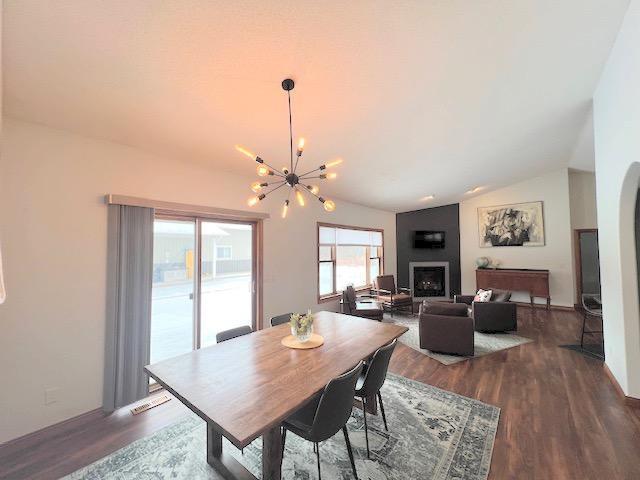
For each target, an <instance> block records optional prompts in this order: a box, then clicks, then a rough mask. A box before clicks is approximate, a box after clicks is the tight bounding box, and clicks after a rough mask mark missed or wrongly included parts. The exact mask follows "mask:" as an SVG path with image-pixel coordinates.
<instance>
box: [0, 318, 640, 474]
mask: <svg viewBox="0 0 640 480" xmlns="http://www.w3.org/2000/svg"><path fill="white" fill-rule="evenodd" d="M579 328H580V322H579V319H578V316H577V315H576V314H574V313H570V312H563V311H551V312H546V311H544V310H542V309H540V310H538V311H537V312H536V313H535V314H532V312H531V310H530V309H528V308H519V332H518V333H519V334H520V335H522V336H525V337H529V338H532V339H534V340H535V342H533V343H529V344H526V345H522V346H520V347H516V348H513V349H510V350H505V351H502V352H498V353H495V354H492V355H488V356H485V357H481V358H477V359H474V360H472V361H466V362H460V363H458V364H456V365H451V366H444V365H441V364H440V363H438V362H436V361H435V360H432V359H430V358H428V357H426V356H424V355H422V354H421V353H419V352H416V351H414V350H412V349H410V348H408V347H405V346H404V345H399V346H398V349H397V350H396V353H395V354H394V357H393V359H392V364H391V370H392V371H393V372H394V373H397V374H400V375H404V376H406V377H409V378H412V379H414V380H419V381H422V382H425V383H429V384H431V385H435V386H437V387H440V388H443V389H446V390H450V391H453V392H456V393H459V394H462V395H466V396H469V397H472V398H476V399H478V400H481V401H483V402H486V403H490V404H492V405H496V406H498V407H500V408H501V409H502V411H501V414H500V423H499V427H498V432H497V436H496V442H495V447H494V451H493V459H492V462H491V472H490V474H489V478H491V479H499V480H502V479H519V480H521V479H560V480H564V479H567V480H569V479H607V480H614V479H615V480H618V479H629V480H631V479H639V478H640V414H639V413H638V410H636V409H634V408H631V407H629V406H627V405H625V403H624V401H623V400H622V398H621V397H620V396H619V395H618V393H617V392H616V390H615V388H614V386H613V385H612V384H611V382H610V380H609V379H608V377H607V375H606V373H605V370H604V367H603V364H602V362H600V361H598V360H594V359H591V358H587V357H584V356H582V355H580V354H578V353H575V352H572V351H569V350H566V349H563V348H558V345H561V344H571V343H579V341H578V339H577V337H578V332H579ZM185 413H186V409H185V407H182V405H181V404H180V403H179V402H178V401H177V400H175V399H174V400H171V401H170V402H167V403H165V404H163V405H161V406H159V407H156V408H154V409H152V410H149V411H148V412H145V413H143V414H141V415H137V416H131V414H130V413H129V411H128V410H123V411H118V412H116V413H114V414H113V415H110V416H108V417H105V416H103V415H102V414H100V413H97V412H96V413H93V414H88V415H86V416H84V417H81V418H78V419H76V420H74V421H71V422H67V423H66V424H64V425H61V426H58V427H55V428H53V429H48V430H46V431H44V432H42V433H40V434H37V435H33V436H30V437H28V438H25V439H23V440H20V441H18V442H13V443H10V444H7V445H4V446H0V478H2V479H12V480H14V479H23V478H29V479H47V480H49V479H54V478H58V477H60V476H63V475H66V474H68V473H70V472H72V471H74V470H76V469H78V468H80V467H82V466H84V465H87V464H89V463H91V462H93V461H95V460H98V459H99V458H102V457H104V456H105V455H108V454H109V453H112V452H114V451H115V450H117V449H119V448H121V447H123V446H125V445H127V444H129V443H131V442H132V441H134V440H136V439H138V438H141V437H144V436H147V435H149V434H151V433H153V432H154V431H156V430H158V429H160V428H162V427H164V426H166V425H170V424H171V423H174V422H176V421H177V420H178V419H180V418H181V417H182V416H183V415H185ZM387 414H392V413H390V412H387ZM203 454H204V452H203Z"/></svg>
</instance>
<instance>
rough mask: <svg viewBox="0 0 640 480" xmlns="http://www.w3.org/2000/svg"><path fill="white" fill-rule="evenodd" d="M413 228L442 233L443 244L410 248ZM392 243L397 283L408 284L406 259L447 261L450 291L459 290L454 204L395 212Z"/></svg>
mask: <svg viewBox="0 0 640 480" xmlns="http://www.w3.org/2000/svg"><path fill="white" fill-rule="evenodd" d="M416 230H437V231H443V232H445V247H444V248H434V249H416V248H413V232H415V231H416ZM396 242H397V245H396V248H397V254H398V286H400V287H410V285H409V262H449V274H450V275H451V280H450V282H451V283H450V290H451V294H452V295H453V294H455V293H461V292H460V288H461V286H460V285H461V280H460V206H459V205H458V204H457V203H455V204H453V205H444V206H442V207H434V208H425V209H424V210H416V211H414V212H405V213H398V214H396Z"/></svg>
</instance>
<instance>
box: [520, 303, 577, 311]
mask: <svg viewBox="0 0 640 480" xmlns="http://www.w3.org/2000/svg"><path fill="white" fill-rule="evenodd" d="M513 303H515V304H516V305H518V307H525V308H531V304H530V303H528V302H513ZM533 308H534V309H535V310H538V309H539V310H546V309H547V306H546V304H544V303H536V304H534V306H533ZM550 308H551V310H559V311H561V312H575V311H576V310H575V308H574V307H565V306H564V305H551V306H550Z"/></svg>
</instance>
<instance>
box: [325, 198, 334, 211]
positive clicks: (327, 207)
mask: <svg viewBox="0 0 640 480" xmlns="http://www.w3.org/2000/svg"><path fill="white" fill-rule="evenodd" d="M324 209H325V210H326V211H327V212H333V211H334V210H335V209H336V204H335V203H334V202H333V200H325V201H324Z"/></svg>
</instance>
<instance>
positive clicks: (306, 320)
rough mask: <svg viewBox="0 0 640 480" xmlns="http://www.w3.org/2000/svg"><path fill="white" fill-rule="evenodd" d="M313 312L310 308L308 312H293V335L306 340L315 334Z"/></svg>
mask: <svg viewBox="0 0 640 480" xmlns="http://www.w3.org/2000/svg"><path fill="white" fill-rule="evenodd" d="M313 319H314V318H313V313H311V310H308V311H307V313H303V314H300V313H292V314H291V318H290V319H289V323H290V324H291V335H293V336H294V337H296V339H297V340H298V341H299V342H306V341H307V340H309V339H310V338H311V335H312V334H313Z"/></svg>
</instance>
